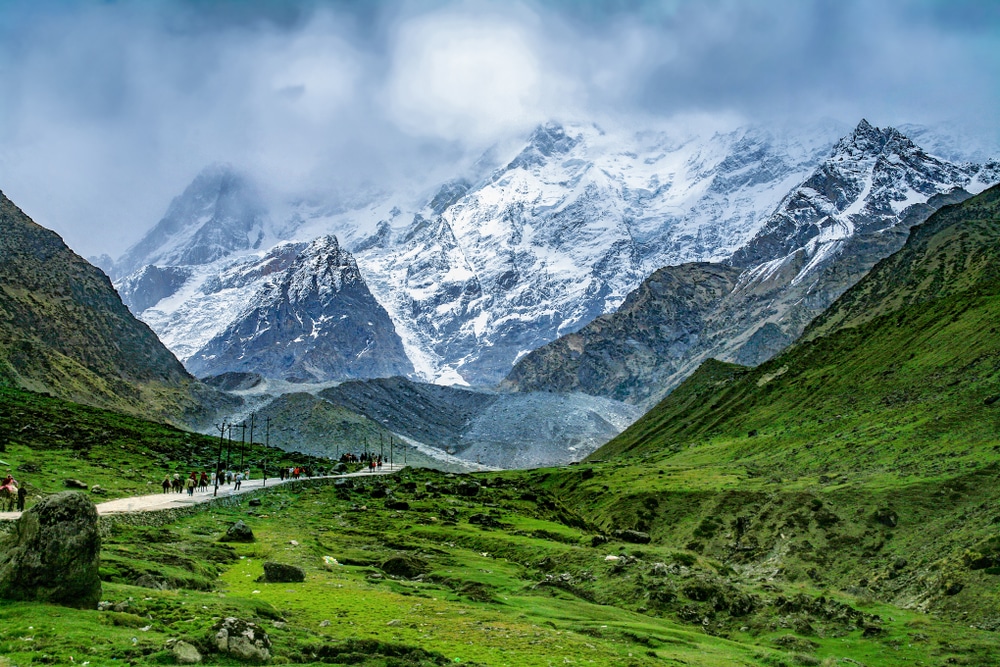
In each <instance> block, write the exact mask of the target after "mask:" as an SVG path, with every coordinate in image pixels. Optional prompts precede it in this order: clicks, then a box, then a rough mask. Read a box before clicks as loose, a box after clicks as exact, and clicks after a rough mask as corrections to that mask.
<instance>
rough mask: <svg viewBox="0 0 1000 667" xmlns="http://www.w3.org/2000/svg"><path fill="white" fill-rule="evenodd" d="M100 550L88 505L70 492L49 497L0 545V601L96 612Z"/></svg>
mask: <svg viewBox="0 0 1000 667" xmlns="http://www.w3.org/2000/svg"><path fill="white" fill-rule="evenodd" d="M100 552H101V537H100V535H99V534H98V532H97V508H96V507H95V506H94V503H92V502H91V501H90V500H89V499H88V498H87V497H86V496H85V495H83V494H82V493H77V492H73V491H65V492H63V493H57V494H56V495H54V496H49V497H48V498H46V499H44V500H42V501H41V502H39V503H38V504H37V505H35V506H33V507H32V508H31V509H29V510H27V511H26V512H24V514H22V515H21V518H20V519H19V520H18V522H17V527H16V528H15V530H14V532H13V533H11V534H10V535H9V536H7V537H6V538H5V540H4V541H3V543H2V544H0V598H4V599H7V600H37V601H41V602H54V603H57V604H63V605H66V606H69V607H79V608H81V609H96V608H97V603H98V602H99V601H100V600H101V578H100V576H99V574H98V570H99V569H100Z"/></svg>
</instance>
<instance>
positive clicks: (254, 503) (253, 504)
mask: <svg viewBox="0 0 1000 667" xmlns="http://www.w3.org/2000/svg"><path fill="white" fill-rule="evenodd" d="M247 505H249V506H250V507H260V506H261V501H260V498H251V499H250V502H248V503H247Z"/></svg>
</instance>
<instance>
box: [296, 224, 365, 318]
mask: <svg viewBox="0 0 1000 667" xmlns="http://www.w3.org/2000/svg"><path fill="white" fill-rule="evenodd" d="M286 275H287V279H286V280H287V282H288V286H287V290H288V299H289V301H291V302H292V303H298V302H303V301H306V300H308V299H310V298H314V297H316V298H325V297H329V296H330V295H332V294H334V293H336V292H339V291H340V290H341V289H342V288H343V287H344V284H345V283H347V284H349V285H353V284H356V283H364V280H363V279H362V278H361V273H360V272H358V264H357V262H356V261H354V257H352V256H351V255H350V253H348V252H346V251H342V250H341V249H340V244H339V243H337V238H336V237H335V236H321V237H320V238H318V239H316V240H315V241H313V242H312V243H310V244H309V245H308V246H307V247H306V249H305V250H303V251H302V253H301V254H300V255H299V256H298V257H297V258H296V259H295V262H294V263H293V264H292V266H291V267H290V269H289V271H288V273H287V274H286Z"/></svg>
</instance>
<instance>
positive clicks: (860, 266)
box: [507, 121, 1000, 404]
mask: <svg viewBox="0 0 1000 667" xmlns="http://www.w3.org/2000/svg"><path fill="white" fill-rule="evenodd" d="M997 181H1000V164H998V163H997V162H990V163H987V164H986V165H975V164H969V163H966V164H953V163H950V162H948V161H946V160H943V159H941V158H938V157H935V156H932V155H929V154H927V153H926V152H925V151H923V150H922V149H920V148H919V147H918V146H916V145H915V144H914V143H913V142H912V141H910V140H909V139H908V138H906V137H905V136H903V135H902V134H901V133H900V132H898V131H897V130H895V129H893V128H886V129H879V128H876V127H872V126H871V125H870V124H869V123H868V122H867V121H862V122H861V123H860V124H859V125H858V126H857V128H855V130H854V131H853V132H852V133H850V134H849V135H847V136H845V137H844V138H843V139H841V140H840V141H839V142H838V143H837V144H836V145H835V146H834V148H833V151H832V152H831V153H830V154H829V156H828V157H827V158H826V159H825V160H823V161H822V163H821V164H819V165H818V167H817V168H816V169H815V171H814V172H813V174H811V175H810V176H809V178H807V179H805V180H804V181H803V182H802V183H801V184H800V185H799V186H798V187H796V188H794V189H793V190H792V191H791V192H790V193H789V194H788V195H787V196H786V197H785V198H784V199H783V200H782V202H781V204H780V205H779V206H778V207H777V209H776V210H775V212H774V213H773V215H771V216H770V217H769V218H768V219H767V221H766V222H765V224H764V225H763V226H762V227H761V228H760V229H759V231H758V232H757V233H756V235H755V236H754V237H753V238H752V239H751V240H750V241H749V242H748V243H746V244H745V245H743V247H741V248H740V249H739V250H737V251H736V252H735V253H733V255H732V257H731V258H729V260H728V261H727V262H726V263H725V264H726V266H718V267H717V268H715V269H711V267H712V265H705V266H699V265H697V264H686V265H682V266H678V267H671V268H670V269H669V270H666V269H665V270H664V272H658V273H657V274H654V275H653V276H652V277H651V278H650V279H649V280H648V281H647V283H646V284H644V285H643V286H642V287H641V288H640V289H639V290H637V291H636V292H634V293H633V294H632V295H630V296H629V298H628V300H626V303H625V305H624V306H623V307H622V309H621V311H619V312H618V313H616V314H614V315H611V316H607V317H605V318H601V319H599V320H595V321H594V322H593V323H591V324H590V325H588V326H587V327H584V328H583V329H581V330H580V331H579V332H578V333H577V334H574V335H572V336H567V337H565V338H563V339H560V340H558V341H556V342H554V343H552V344H550V345H547V346H545V347H543V348H541V349H539V350H536V351H535V352H533V353H532V354H530V355H528V356H527V357H526V358H525V359H523V360H521V361H520V362H519V363H518V364H517V366H516V367H515V369H514V370H513V371H512V373H511V375H510V376H509V377H508V380H507V384H508V385H509V386H510V387H512V388H516V389H521V390H537V389H548V390H559V391H584V392H587V393H591V394H594V395H598V396H609V397H615V398H618V399H619V400H626V401H629V402H638V403H646V404H648V403H650V402H653V401H655V400H657V399H658V398H660V397H662V396H663V395H664V394H665V393H666V392H668V391H669V390H670V389H671V388H672V387H674V386H676V385H677V384H679V383H680V381H682V380H683V379H684V378H685V377H686V376H687V375H688V374H689V373H690V372H691V371H693V370H694V368H696V367H697V365H698V364H700V363H701V362H702V361H703V360H705V359H707V358H708V357H715V358H720V359H724V360H729V361H737V362H739V363H743V364H751V365H753V364H758V363H761V362H763V361H765V360H766V359H768V358H770V357H771V356H773V355H774V354H775V353H777V352H778V351H780V350H781V349H782V348H783V347H785V346H786V345H788V344H789V343H790V342H792V341H793V340H795V339H796V338H798V336H799V335H800V334H801V333H802V330H803V329H804V327H805V326H806V324H808V322H809V321H810V320H811V319H812V318H813V317H815V316H816V315H817V314H818V313H819V312H821V311H822V310H823V309H825V308H826V307H827V306H829V305H830V304H831V303H833V301H834V300H835V299H836V298H837V297H838V296H840V294H842V293H843V292H844V291H845V290H846V289H847V288H849V287H850V286H851V285H853V284H854V283H855V282H857V281H858V280H859V279H860V278H861V277H862V276H863V275H864V274H865V273H867V272H868V271H869V270H870V269H871V267H872V266H874V265H875V263H876V262H878V261H879V260H880V259H882V258H884V257H887V256H888V255H890V254H892V253H893V252H895V251H896V250H898V249H899V248H900V247H902V245H903V243H904V241H905V239H906V235H907V233H908V231H909V228H910V227H911V226H912V225H914V224H917V223H919V222H922V221H923V220H924V219H926V217H927V216H928V215H930V213H932V212H933V211H934V210H936V209H937V208H939V207H940V206H943V205H945V204H948V203H954V202H957V201H961V200H962V199H964V198H966V197H968V196H969V195H970V194H975V193H978V192H980V191H982V190H984V189H985V188H986V187H988V186H989V185H990V184H992V183H995V182H997ZM727 267H728V268H727ZM724 269H725V270H724ZM734 270H735V271H736V272H737V273H738V276H737V275H734V274H733V271H734ZM706 271H708V272H709V273H710V274H711V275H712V276H716V277H717V278H718V280H717V281H716V282H718V283H719V285H720V286H721V288H713V289H711V290H709V289H708V288H709V287H711V286H712V285H713V283H712V282H711V281H707V280H706V279H705V278H704V277H700V278H699V277H698V276H703V275H704V274H705V273H706ZM734 278H735V279H734ZM668 280H672V281H674V282H678V283H679V284H680V283H687V282H690V281H694V282H697V283H698V284H700V285H702V287H703V288H704V289H702V290H700V291H698V290H696V291H693V292H692V294H691V296H687V297H685V296H684V294H685V292H684V290H683V289H681V287H677V286H675V287H672V288H670V289H663V288H661V285H660V284H661V283H664V282H665V281H668ZM678 299H682V300H683V303H677V301H678Z"/></svg>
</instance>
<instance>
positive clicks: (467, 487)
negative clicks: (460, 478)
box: [455, 482, 479, 497]
mask: <svg viewBox="0 0 1000 667" xmlns="http://www.w3.org/2000/svg"><path fill="white" fill-rule="evenodd" d="M455 491H456V492H458V495H460V496H467V497H472V496H478V495H479V485H478V484H476V483H475V482H460V483H459V485H458V486H456V487H455Z"/></svg>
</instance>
